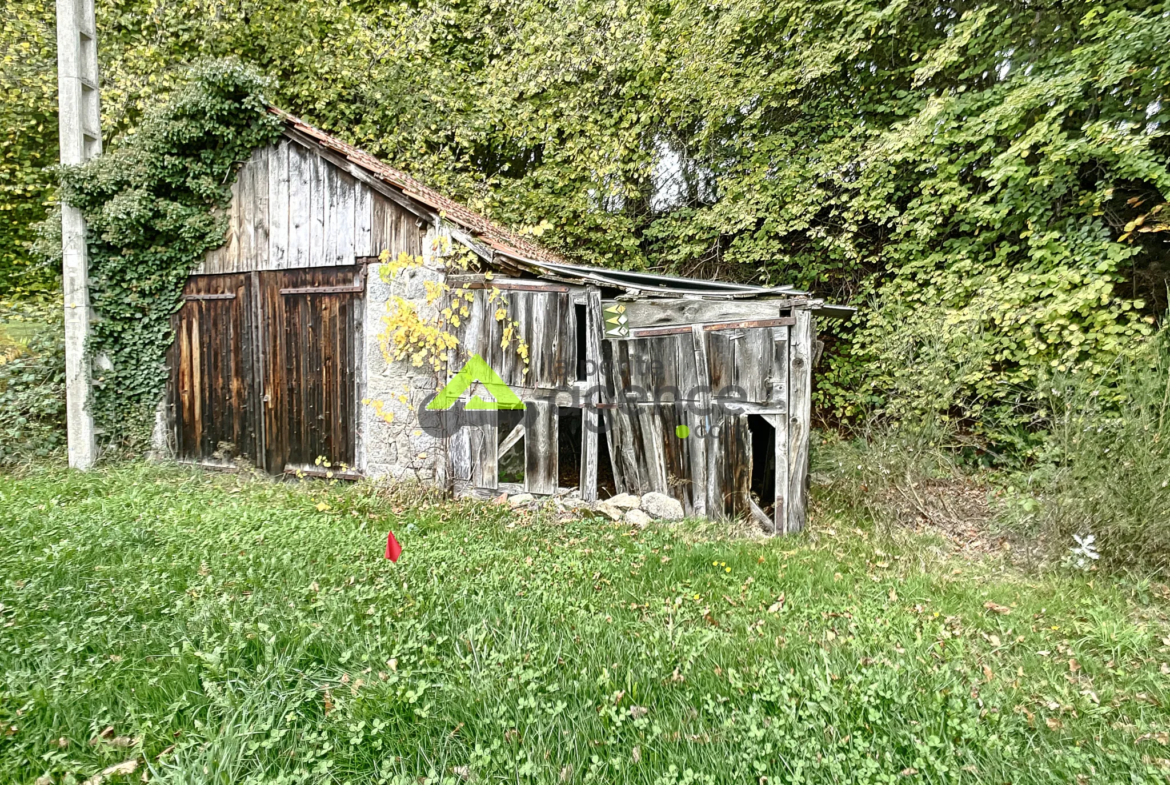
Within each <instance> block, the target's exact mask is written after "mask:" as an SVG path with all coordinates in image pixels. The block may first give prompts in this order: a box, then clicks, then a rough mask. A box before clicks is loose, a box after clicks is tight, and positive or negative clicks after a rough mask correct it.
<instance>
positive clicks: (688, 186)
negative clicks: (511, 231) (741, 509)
mask: <svg viewBox="0 0 1170 785" xmlns="http://www.w3.org/2000/svg"><path fill="white" fill-rule="evenodd" d="M208 9H212V10H213V11H214V12H213V13H212V12H209V10H208ZM0 14H4V15H5V16H4V20H5V24H4V25H3V26H0V54H4V55H6V56H7V57H6V59H5V63H6V65H5V68H4V69H3V76H2V77H0V85H3V89H2V90H0V101H5V100H7V101H8V104H7V105H6V106H4V107H0V108H2V110H3V111H2V112H0V117H3V118H6V119H7V118H11V119H10V120H7V121H6V123H3V124H0V125H8V126H10V127H11V128H14V129H17V130H16V131H15V134H16V135H15V136H12V137H11V138H12V139H13V140H17V141H11V142H5V141H4V140H5V139H6V138H8V137H4V136H3V134H2V133H0V145H8V146H7V147H5V148H4V149H5V150H6V152H5V155H4V156H0V200H2V201H3V202H4V204H3V205H0V216H17V215H18V214H19V215H25V214H26V213H32V212H38V213H39V212H40V211H43V209H44V208H43V202H44V201H45V192H44V187H43V186H44V183H45V180H44V178H43V177H40V176H39V174H38V172H39V167H42V166H43V165H44V164H45V163H46V161H47V160H51V157H52V154H51V151H52V150H53V146H54V136H55V122H54V121H53V120H52V118H53V107H52V103H51V102H52V100H53V97H54V96H55V85H54V83H53V76H52V75H53V66H52V59H51V58H52V54H53V48H52V45H51V42H52V36H51V31H52V5H51V4H46V3H44V2H40V0H12V1H11V2H9V3H8V4H7V5H6V6H5V7H4V10H3V11H0ZM97 20H98V26H99V35H100V40H101V46H100V47H99V50H100V52H101V53H102V58H103V62H102V66H103V91H102V100H103V104H102V106H103V112H104V117H103V119H104V121H105V123H106V125H105V129H106V131H107V135H108V136H113V137H115V138H116V137H117V134H118V133H119V132H121V131H123V130H125V129H127V128H132V127H135V126H136V125H137V124H138V123H139V122H140V120H141V117H142V114H143V112H144V110H145V108H146V107H149V106H154V105H157V103H158V102H159V101H160V100H161V98H162V97H163V96H165V95H167V94H169V93H170V92H172V91H173V90H174V88H175V85H176V84H177V83H179V82H180V81H181V79H182V77H183V76H184V75H185V74H186V72H187V70H188V63H190V62H192V61H193V60H195V59H196V58H199V57H206V56H213V57H222V56H225V55H236V56H238V57H240V58H241V59H242V60H244V61H247V62H251V63H255V64H256V65H257V66H258V67H259V68H260V69H261V70H262V71H264V72H265V73H266V74H267V75H269V76H272V77H275V78H276V79H277V80H278V85H277V86H275V87H274V89H273V91H272V94H271V95H270V97H271V98H272V99H273V100H274V101H276V102H277V103H279V104H281V105H283V106H284V107H286V108H288V109H290V110H292V111H294V112H297V113H299V114H301V115H303V116H305V117H306V118H307V119H309V120H311V121H315V122H317V123H319V124H321V125H323V126H325V127H328V128H330V129H333V130H336V131H338V132H339V133H341V134H342V135H344V136H345V137H346V138H347V139H348V140H349V141H352V142H355V143H358V144H360V145H363V146H365V147H367V148H368V149H370V150H371V151H372V152H374V153H376V154H379V155H383V156H385V157H386V158H388V159H389V160H391V161H394V162H396V163H397V164H398V165H399V166H401V167H403V168H405V169H407V170H409V171H411V172H412V173H414V174H417V175H420V176H422V177H423V178H424V179H426V180H428V181H429V182H430V183H431V184H433V185H435V186H437V187H439V188H441V189H442V190H444V191H447V192H449V193H451V194H452V195H455V196H458V197H461V198H463V199H465V200H467V201H468V202H470V203H471V204H473V205H474V206H475V207H477V208H479V209H482V210H485V211H487V212H489V213H491V214H493V215H494V216H495V217H497V218H500V219H502V220H504V221H506V222H510V223H514V224H519V225H529V226H531V225H538V224H541V223H542V222H545V221H547V222H548V223H549V224H551V227H552V228H551V229H550V230H549V231H548V232H546V233H545V234H544V235H543V238H542V239H544V240H545V241H547V242H548V243H550V244H552V245H555V246H556V247H558V248H560V249H561V250H563V251H565V252H566V253H568V254H571V255H574V256H576V257H577V258H578V259H580V260H582V261H586V262H592V263H598V264H604V265H612V266H622V267H631V268H634V267H650V268H655V269H670V270H673V271H677V272H681V273H686V274H692V275H699V276H719V277H724V278H733V279H740V280H753V281H759V282H769V283H780V282H785V283H794V284H798V285H802V286H811V287H814V288H815V289H816V290H817V291H818V293H820V294H823V295H825V296H827V297H832V298H834V299H843V300H850V301H852V302H855V303H856V304H858V305H861V306H863V311H862V313H861V317H860V319H859V320H857V321H856V322H855V323H854V324H853V325H851V326H849V327H846V328H844V329H843V330H841V331H839V333H838V336H837V337H838V338H839V340H837V341H836V342H835V344H834V349H833V351H831V352H830V353H829V355H828V356H827V362H826V365H827V366H828V367H827V368H825V369H823V371H824V372H822V373H821V374H819V375H818V389H817V394H818V396H819V398H818V401H819V403H820V405H821V409H822V411H823V412H825V413H826V414H829V415H836V416H840V417H845V418H849V419H852V420H855V421H856V420H862V419H864V418H865V417H866V416H867V414H868V413H869V412H870V411H872V410H874V409H875V408H876V409H878V410H881V411H883V412H885V413H886V414H888V415H891V416H896V417H899V418H901V419H904V420H915V419H918V418H922V417H936V416H940V415H942V416H946V417H950V418H953V419H954V420H955V421H956V422H958V423H959V424H960V426H961V427H963V428H965V429H967V430H968V431H970V432H976V433H981V434H982V435H983V437H984V440H985V442H987V443H988V444H989V445H991V446H992V447H994V448H996V449H1005V448H1006V449H1007V450H1008V451H1010V452H1018V451H1020V449H1021V447H1022V448H1023V449H1024V450H1025V451H1026V450H1027V449H1028V448H1029V447H1030V446H1031V442H1030V441H1029V440H1028V439H1027V438H1025V437H1023V436H1021V435H1020V434H1021V433H1022V432H1027V431H1028V430H1029V429H1031V428H1034V427H1036V426H1037V425H1038V422H1037V420H1036V418H1035V409H1036V404H1037V401H1036V400H1035V399H1034V397H1033V393H1034V392H1035V390H1036V389H1037V384H1038V382H1039V381H1040V380H1041V379H1043V378H1044V377H1045V376H1046V375H1047V374H1049V373H1051V372H1053V371H1057V372H1069V371H1073V370H1077V371H1083V372H1087V373H1089V374H1096V375H1100V374H1102V373H1104V372H1105V370H1106V369H1107V368H1109V367H1110V365H1111V363H1112V362H1113V359H1114V358H1115V357H1116V356H1117V355H1118V354H1124V353H1127V352H1129V351H1130V350H1132V349H1133V348H1135V347H1136V346H1137V345H1138V344H1139V343H1140V340H1141V338H1142V337H1143V335H1145V334H1148V333H1149V332H1150V331H1151V323H1150V319H1151V318H1153V317H1155V316H1157V315H1158V314H1159V313H1162V312H1164V310H1165V307H1166V299H1165V292H1166V289H1165V280H1166V273H1167V269H1170V253H1168V248H1170V246H1168V245H1167V243H1166V241H1165V240H1163V239H1161V238H1163V237H1165V236H1166V234H1165V232H1164V231H1163V230H1165V229H1166V228H1168V225H1167V223H1166V214H1167V210H1166V208H1165V207H1164V205H1165V204H1166V201H1167V198H1168V197H1170V170H1168V167H1167V155H1168V153H1170V136H1168V135H1167V134H1166V130H1165V129H1166V127H1167V122H1170V99H1168V96H1167V79H1166V74H1167V73H1170V47H1167V46H1166V45H1165V42H1166V41H1167V40H1170V15H1167V14H1166V13H1165V5H1164V3H1161V2H1149V1H1148V0H1106V1H1105V2H1101V3H1096V4H1092V5H1089V4H1084V3H1066V2H1060V1H1059V0H1003V1H1001V2H996V3H991V2H986V1H985V0H975V1H973V2H939V3H892V4H891V3H888V2H886V1H885V0H856V2H813V1H812V0H769V2H761V1H760V0H723V1H722V2H718V3H711V2H708V0H678V2H671V3H653V2H644V1H643V0H633V1H632V2H623V3H571V2H548V0H515V1H514V2H510V3H508V4H506V5H501V4H500V3H499V2H497V0H468V1H467V2H458V3H454V2H449V1H448V0H438V2H434V3H427V4H422V5H419V4H416V3H346V2H338V0H325V2H317V3H311V4H308V5H305V6H303V7H302V8H299V9H298V13H295V14H290V13H288V6H287V4H285V3H282V2H277V0H252V1H251V2H248V3H245V4H232V3H223V2H212V3H210V4H207V3H201V2H194V0H175V2H168V3H162V4H160V3H156V2H148V1H147V0H117V1H116V2H115V0H99V1H98V12H97ZM114 146H115V145H111V148H112V147H114ZM8 151H10V153H9V152H8ZM34 154H35V155H34ZM9 155H11V157H9ZM42 156H48V158H45V157H42ZM9 173H11V174H9ZM4 183H22V184H23V185H22V186H21V187H20V188H19V189H14V190H9V191H4V190H3V189H4V187H5V186H4ZM17 208H19V210H23V211H25V212H24V213H19V212H18V210H17ZM26 223H27V221H7V222H6V219H4V218H0V249H4V248H9V247H12V248H23V247H24V246H23V245H20V243H24V242H27V239H28V238H27V237H24V235H23V234H21V235H20V237H17V238H16V240H17V241H18V242H13V243H11V244H9V243H6V242H5V241H4V237H5V236H9V235H12V232H16V231H17V230H19V232H18V234H19V233H23V232H25V226H26ZM9 227H16V229H11V228H9ZM22 238H23V239H22ZM5 264H8V262H5V261H4V259H3V258H2V253H0V266H3V265H5ZM939 389H942V390H944V391H945V392H946V393H947V394H946V396H945V397H944V396H940V395H938V394H937V391H938V390H939ZM1041 419H1042V418H1041Z"/></svg>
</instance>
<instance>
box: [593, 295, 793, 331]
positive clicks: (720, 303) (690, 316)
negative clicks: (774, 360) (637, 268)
mask: <svg viewBox="0 0 1170 785" xmlns="http://www.w3.org/2000/svg"><path fill="white" fill-rule="evenodd" d="M792 303H793V301H792V300H788V299H777V300H748V301H727V300H686V299H681V298H680V299H664V300H633V301H630V302H624V303H623V305H625V306H626V318H627V319H629V323H630V327H631V328H637V327H662V326H666V325H671V324H677V325H685V326H688V327H689V326H690V325H692V324H702V323H706V322H736V321H745V320H750V319H770V318H777V317H779V316H780V310H781V309H782V308H790V307H792ZM607 304H609V303H608V302H607Z"/></svg>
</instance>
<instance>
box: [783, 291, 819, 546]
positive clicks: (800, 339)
mask: <svg viewBox="0 0 1170 785" xmlns="http://www.w3.org/2000/svg"><path fill="white" fill-rule="evenodd" d="M795 316H796V324H795V325H794V326H793V327H791V328H790V331H791V332H790V340H789V342H788V344H789V346H788V504H787V507H788V513H787V516H786V520H785V526H784V529H783V533H784V534H791V533H793V532H798V531H800V530H802V529H803V528H804V523H805V518H806V517H807V514H808V450H809V436H810V434H809V427H810V419H811V417H812V336H813V316H812V312H811V311H809V310H808V309H801V310H798V311H797V312H796V314H795Z"/></svg>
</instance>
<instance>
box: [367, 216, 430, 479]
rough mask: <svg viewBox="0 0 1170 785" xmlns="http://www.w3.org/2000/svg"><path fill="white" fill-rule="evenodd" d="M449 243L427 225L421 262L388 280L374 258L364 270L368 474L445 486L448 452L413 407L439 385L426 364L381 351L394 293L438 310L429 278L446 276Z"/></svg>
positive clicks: (426, 310)
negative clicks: (430, 297) (418, 365)
mask: <svg viewBox="0 0 1170 785" xmlns="http://www.w3.org/2000/svg"><path fill="white" fill-rule="evenodd" d="M450 247H451V243H450V237H449V235H448V234H447V233H446V232H445V231H443V230H442V229H438V230H436V229H435V228H433V227H432V228H431V229H429V230H428V231H427V235H426V239H425V241H424V243H423V265H422V266H421V267H414V268H408V269H405V270H400V271H399V272H398V274H397V275H395V276H394V277H393V278H392V279H391V280H386V277H387V276H384V275H383V265H381V264H372V265H370V266H369V269H368V271H367V274H366V302H365V309H366V312H365V318H364V320H363V331H364V336H363V338H364V352H365V353H364V357H363V360H364V365H365V387H364V390H365V392H364V393H363V396H364V397H363V401H362V406H361V411H360V415H359V421H360V422H359V440H358V444H359V456H358V466H360V467H361V468H362V470H363V471H364V473H365V474H366V476H368V477H374V478H378V477H381V478H386V479H389V480H393V481H414V482H420V483H423V484H427V485H435V486H438V487H441V488H442V487H446V485H447V476H446V475H447V455H446V446H445V444H444V443H443V441H442V440H441V439H437V438H435V437H432V436H429V435H427V434H425V433H423V431H422V430H421V429H420V428H419V424H418V417H417V415H416V412H417V411H418V408H419V407H420V406H421V405H422V404H423V402H424V401H425V399H426V398H427V397H428V396H429V395H431V394H432V393H433V392H435V391H436V390H437V389H438V380H437V378H436V376H435V373H434V371H433V370H432V369H430V368H429V367H423V368H416V367H414V366H412V365H411V364H410V363H409V362H404V361H397V362H387V360H386V357H385V355H384V353H383V349H382V343H383V338H382V336H383V333H384V332H385V330H386V323H385V321H384V319H385V317H387V316H389V315H390V314H391V313H392V312H393V309H394V307H395V305H394V303H395V297H402V298H403V299H405V300H409V301H410V302H412V303H413V304H414V306H415V307H416V308H417V309H418V311H419V314H420V315H421V316H422V317H423V318H424V319H433V318H435V317H436V316H437V309H436V308H435V306H432V305H427V301H426V300H427V292H426V282H427V281H436V282H437V281H441V280H443V278H444V276H445V267H444V264H443V260H444V257H445V256H446V255H447V253H448V251H449V249H450Z"/></svg>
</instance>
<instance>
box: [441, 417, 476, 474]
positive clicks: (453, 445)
mask: <svg viewBox="0 0 1170 785" xmlns="http://www.w3.org/2000/svg"><path fill="white" fill-rule="evenodd" d="M447 459H448V460H449V461H450V463H451V479H452V480H454V481H455V482H457V483H458V482H461V481H470V480H471V432H470V428H468V427H467V426H464V427H462V428H458V429H456V431H455V433H453V434H451V435H450V436H448V437H447Z"/></svg>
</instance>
